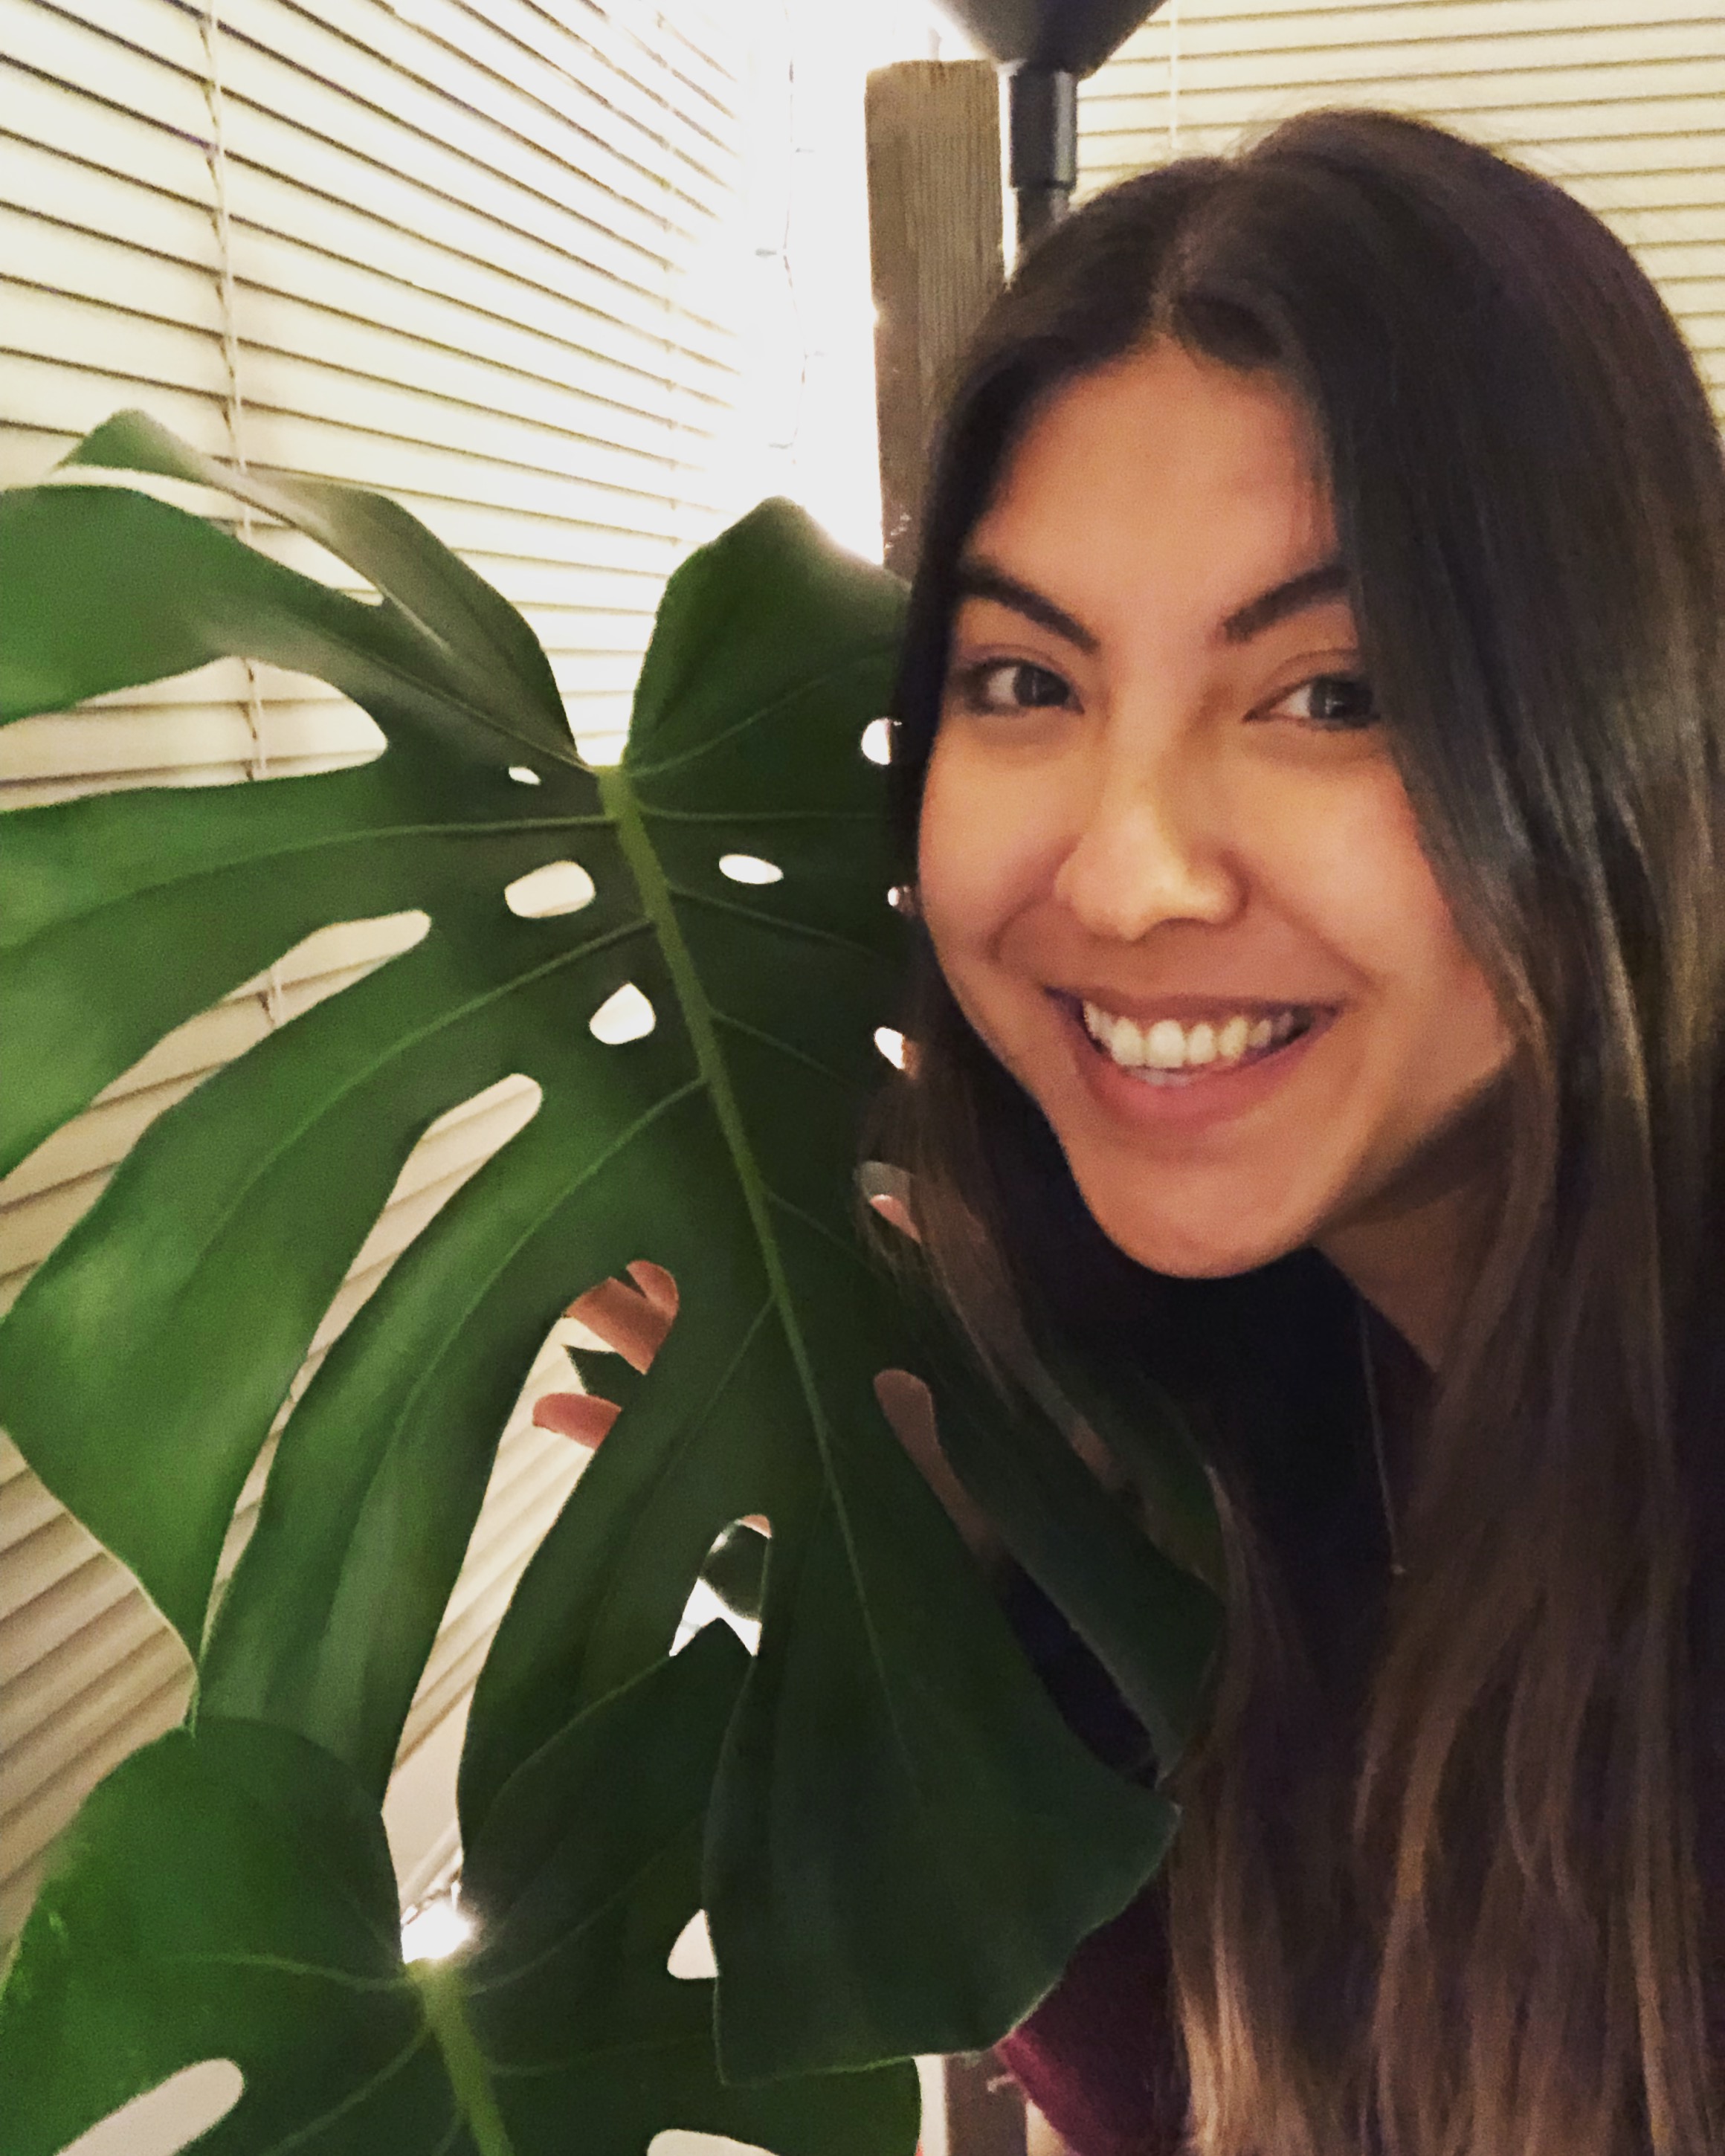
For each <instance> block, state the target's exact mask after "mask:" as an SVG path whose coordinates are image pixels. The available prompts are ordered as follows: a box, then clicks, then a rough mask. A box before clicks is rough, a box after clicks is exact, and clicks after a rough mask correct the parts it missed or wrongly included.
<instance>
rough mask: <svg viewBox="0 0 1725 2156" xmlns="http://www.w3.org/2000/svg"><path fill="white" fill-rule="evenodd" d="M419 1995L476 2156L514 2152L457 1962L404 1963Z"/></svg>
mask: <svg viewBox="0 0 1725 2156" xmlns="http://www.w3.org/2000/svg"><path fill="white" fill-rule="evenodd" d="M408 1975H409V1976H410V1977H411V1978H412V1979H413V1983H414V1984H415V1986H416V1987H417V1989H418V1993H419V1996H420V1997H421V1999H424V2002H425V2018H426V2020H428V2021H429V2023H430V2024H431V2033H432V2035H434V2037H436V2039H437V2048H438V2050H439V2051H441V2052H442V2054H443V2061H444V2069H445V2071H447V2073H448V2074H449V2086H450V2087H451V2088H453V2089H454V2092H455V2102H456V2103H457V2104H458V2105H459V2107H460V2111H461V2116H462V2117H463V2118H464V2119H465V2121H466V2123H467V2124H468V2126H469V2127H470V2128H471V2130H472V2133H473V2145H474V2147H475V2148H476V2149H477V2150H478V2152H479V2156H515V2148H514V2144H513V2143H511V2140H510V2138H509V2128H507V2127H506V2125H505V2124H504V2123H503V2114H502V2112H501V2111H499V2109H498V2108H497V2092H496V2091H495V2088H494V2087H492V2085H491V2070H490V2067H489V2066H487V2065H486V2064H485V2054H484V2052H483V2051H480V2047H479V2039H478V2038H477V2037H476V2036H475V2035H474V2033H473V2024H472V2023H471V2022H470V2020H468V2018H467V2008H466V2005H465V1984H464V1979H463V1977H462V1973H461V1965H460V1963H459V1962H452V1961H413V1962H409V1963H408Z"/></svg>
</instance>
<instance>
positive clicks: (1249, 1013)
mask: <svg viewBox="0 0 1725 2156" xmlns="http://www.w3.org/2000/svg"><path fill="white" fill-rule="evenodd" d="M1049 993H1050V995H1052V996H1055V997H1058V998H1060V999H1061V1000H1063V1001H1065V1002H1066V1003H1070V1004H1095V1005H1096V1008H1097V1009H1099V1010H1105V1011H1106V1012H1107V1013H1108V1014H1110V1016H1111V1017H1113V1018H1129V1019H1132V1021H1133V1023H1134V1024H1137V1025H1153V1024H1155V1022H1156V1020H1157V1019H1162V1018H1171V1019H1178V1022H1179V1023H1180V1024H1182V1025H1196V1024H1198V1023H1199V1021H1200V1020H1201V1019H1229V1018H1232V1017H1233V1016H1234V1015H1235V1013H1236V1012H1244V1013H1245V1015H1246V1017H1248V1018H1274V1017H1275V1016H1276V1014H1277V1013H1278V1012H1280V1011H1286V1010H1311V1011H1327V1010H1332V1009H1335V1004H1334V1003H1333V1001H1332V1000H1331V999H1330V998H1325V997H1321V996H1307V995H1281V996H1266V995H1262V994H1257V993H1254V994H1251V995H1238V996H1231V995H1228V994H1226V993H1220V994H1218V993H1215V992H1214V991H1212V992H1211V993H1209V994H1206V995H1160V996H1147V995H1139V994H1136V993H1132V991H1130V990H1128V989H1125V988H1106V987H1104V986H1103V985H1101V983H1084V984H1082V985H1081V986H1078V987H1074V988H1050V990H1049Z"/></svg>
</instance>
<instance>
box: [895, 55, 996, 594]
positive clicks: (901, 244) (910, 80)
mask: <svg viewBox="0 0 1725 2156" xmlns="http://www.w3.org/2000/svg"><path fill="white" fill-rule="evenodd" d="M864 112H865V126H866V131H867V137H868V164H869V253H870V263H871V266H872V274H873V281H874V288H875V411H876V413H877V415H878V418H879V422H880V525H881V537H882V541H883V543H884V546H885V550H886V563H887V566H888V567H889V568H892V569H896V570H897V571H898V572H899V573H900V575H901V576H907V575H908V574H909V573H910V571H911V566H912V564H913V563H914V562H915V559H916V533H917V526H918V522H919V519H920V516H921V513H922V483H923V473H924V469H925V467H926V465H927V457H928V449H929V444H930V438H931V435H932V429H933V427H934V424H935V422H936V420H937V418H938V417H939V414H940V410H941V406H942V403H943V401H944V398H945V397H946V395H947V392H948V390H949V389H950V388H951V386H952V378H953V375H954V371H955V369H956V367H957V361H958V358H959V356H960V354H961V353H962V352H963V349H964V346H965V345H966V344H967V343H968V341H969V338H970V334H971V332H972V331H973V329H974V328H975V327H976V326H977V324H978V321H980V320H981V318H982V316H983V311H984V310H985V309H986V308H987V306H988V302H989V301H990V300H992V299H993V296H994V295H995V294H996V293H997V292H998V291H999V289H1000V286H1001V283H1002V280H1003V279H1004V274H1005V271H1004V258H1003V222H1002V203H1001V185H1000V91H999V80H998V78H997V77H996V74H995V72H994V69H993V65H992V64H990V63H989V62H988V61H987V60H904V61H901V62H900V63H899V64H898V65H896V67H888V68H881V69H878V70H877V71H876V72H875V74H871V75H870V77H869V80H868V89H867V92H866V95H865V105H864Z"/></svg>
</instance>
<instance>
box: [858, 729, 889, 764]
mask: <svg viewBox="0 0 1725 2156" xmlns="http://www.w3.org/2000/svg"><path fill="white" fill-rule="evenodd" d="M862 752H863V754H864V755H865V757H867V758H868V759H869V762H870V763H891V761H892V721H891V719H870V721H869V723H868V724H867V726H865V727H864V728H863V736H862Z"/></svg>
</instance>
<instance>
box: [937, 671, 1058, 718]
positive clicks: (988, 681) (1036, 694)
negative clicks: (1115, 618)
mask: <svg viewBox="0 0 1725 2156" xmlns="http://www.w3.org/2000/svg"><path fill="white" fill-rule="evenodd" d="M959 687H960V690H961V691H962V693H963V698H964V701H965V703H966V704H967V705H968V707H969V708H970V709H971V710H972V711H1050V710H1054V709H1057V708H1058V707H1059V706H1061V705H1063V704H1066V703H1069V702H1070V701H1071V695H1072V692H1071V690H1070V689H1069V688H1068V686H1067V685H1066V684H1065V681H1064V680H1062V679H1061V678H1060V675H1058V674H1056V673H1055V672H1053V671H1052V670H1051V669H1050V668H1049V667H1046V666H1038V665H1034V664H1033V662H1032V661H1031V660H1028V659H1002V660H992V661H990V662H989V664H988V665H984V666H973V667H970V668H968V670H966V671H965V672H964V673H963V674H962V675H960V676H959Z"/></svg>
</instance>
